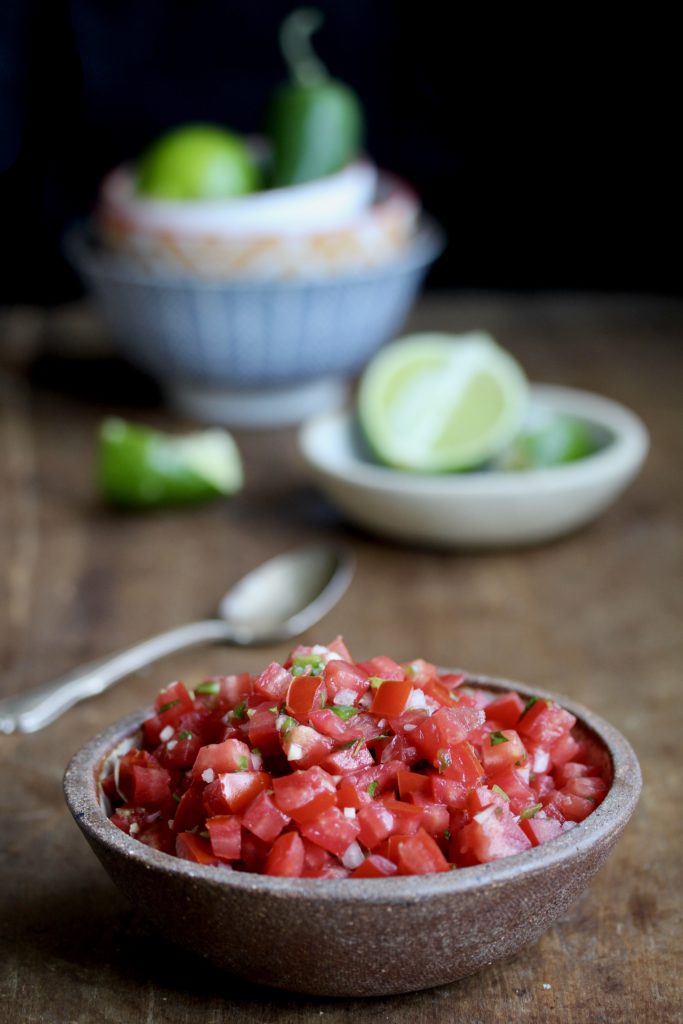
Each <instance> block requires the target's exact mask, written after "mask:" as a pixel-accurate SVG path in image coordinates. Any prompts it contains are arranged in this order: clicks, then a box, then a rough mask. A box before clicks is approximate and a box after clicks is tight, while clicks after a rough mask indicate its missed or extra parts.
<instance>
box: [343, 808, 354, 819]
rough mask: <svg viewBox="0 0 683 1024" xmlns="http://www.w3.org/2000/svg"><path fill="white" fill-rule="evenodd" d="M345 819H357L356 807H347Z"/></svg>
mask: <svg viewBox="0 0 683 1024" xmlns="http://www.w3.org/2000/svg"><path fill="white" fill-rule="evenodd" d="M344 817H345V818H355V817H356V808H355V807H345V808H344Z"/></svg>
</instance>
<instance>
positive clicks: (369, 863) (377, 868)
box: [351, 853, 398, 878]
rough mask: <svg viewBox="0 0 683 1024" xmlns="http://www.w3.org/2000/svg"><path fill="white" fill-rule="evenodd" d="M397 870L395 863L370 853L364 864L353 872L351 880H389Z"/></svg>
mask: <svg viewBox="0 0 683 1024" xmlns="http://www.w3.org/2000/svg"><path fill="white" fill-rule="evenodd" d="M397 870H398V869H397V867H396V865H395V864H394V862H393V861H391V860H387V858H386V857H380V856H379V854H377V853H369V854H368V855H367V857H366V858H365V860H364V861H363V863H362V864H360V865H359V866H358V867H357V868H356V870H355V871H352V872H351V878H387V877H388V876H389V875H395V874H396V871H397Z"/></svg>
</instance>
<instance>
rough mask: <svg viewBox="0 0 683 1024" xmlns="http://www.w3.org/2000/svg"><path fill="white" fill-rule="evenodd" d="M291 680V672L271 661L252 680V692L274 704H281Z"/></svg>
mask: <svg viewBox="0 0 683 1024" xmlns="http://www.w3.org/2000/svg"><path fill="white" fill-rule="evenodd" d="M291 681H292V676H291V674H290V673H289V672H288V671H287V669H286V668H283V667H282V665H278V663H277V662H276V661H273V662H272V663H271V664H270V665H268V667H267V668H266V669H264V670H263V672H262V673H261V675H260V676H258V678H257V679H256V680H255V681H254V693H255V694H257V695H258V696H260V697H263V698H264V699H265V700H269V701H272V702H273V703H274V704H282V703H283V702H284V701H285V699H286V697H287V690H288V689H289V684H290V683H291Z"/></svg>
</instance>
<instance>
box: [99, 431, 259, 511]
mask: <svg viewBox="0 0 683 1024" xmlns="http://www.w3.org/2000/svg"><path fill="white" fill-rule="evenodd" d="M98 476H99V482H100V487H101V490H102V493H103V495H104V496H105V498H106V499H107V500H108V501H111V502H113V503H114V504H116V505H127V506H129V507H137V508H149V507H152V506H156V505H173V504H179V503H186V502H193V501H205V500H208V499H210V498H215V497H219V496H221V495H225V494H234V493H235V492H236V491H238V490H240V488H241V486H242V483H243V474H242V460H241V458H240V453H239V449H238V448H237V445H236V444H235V442H234V440H233V438H232V437H231V435H230V434H229V433H228V432H227V430H220V429H215V430H202V431H197V432H196V433H192V434H188V435H185V436H184V437H174V436H171V435H170V434H164V433H161V432H160V431H157V430H151V429H150V428H149V427H143V426H138V425H137V424H134V423H127V422H125V421H124V420H121V419H115V418H112V419H107V420H105V421H104V423H103V424H102V426H101V428H100V435H99V449H98Z"/></svg>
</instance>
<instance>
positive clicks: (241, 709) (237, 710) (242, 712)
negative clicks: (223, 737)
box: [232, 700, 247, 721]
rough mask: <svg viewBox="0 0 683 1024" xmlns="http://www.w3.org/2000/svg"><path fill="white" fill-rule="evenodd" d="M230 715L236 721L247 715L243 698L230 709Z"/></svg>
mask: <svg viewBox="0 0 683 1024" xmlns="http://www.w3.org/2000/svg"><path fill="white" fill-rule="evenodd" d="M232 717H233V718H234V719H236V720H238V721H241V720H242V719H244V718H246V717H247V702H246V700H243V701H241V702H240V703H239V704H237V705H235V707H234V708H233V709H232Z"/></svg>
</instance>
